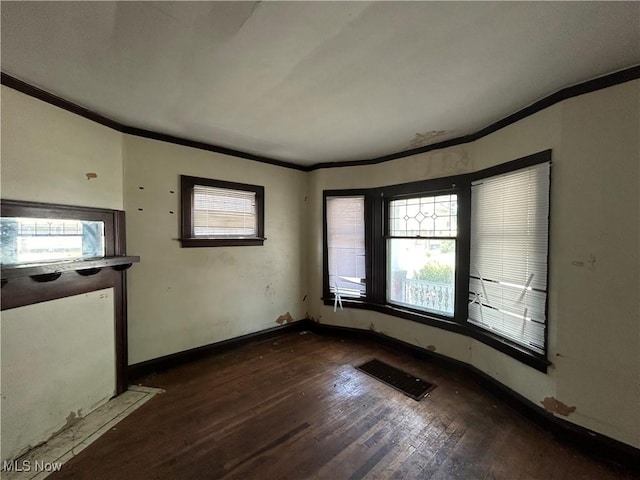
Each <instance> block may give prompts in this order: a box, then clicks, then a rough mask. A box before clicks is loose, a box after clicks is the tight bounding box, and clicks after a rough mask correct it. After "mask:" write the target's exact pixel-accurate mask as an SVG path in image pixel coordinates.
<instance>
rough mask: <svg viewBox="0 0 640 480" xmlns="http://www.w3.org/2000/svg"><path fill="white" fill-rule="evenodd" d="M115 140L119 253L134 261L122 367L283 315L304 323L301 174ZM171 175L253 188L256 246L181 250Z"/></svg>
mask: <svg viewBox="0 0 640 480" xmlns="http://www.w3.org/2000/svg"><path fill="white" fill-rule="evenodd" d="M124 142H125V143H124V145H125V209H126V211H127V248H128V250H129V252H131V253H136V254H140V255H142V261H141V263H140V264H139V265H136V267H135V268H132V269H131V270H130V271H129V276H128V282H129V361H130V363H132V364H133V363H137V362H141V361H144V360H149V359H152V358H156V357H159V356H163V355H168V354H171V353H175V352H180V351H183V350H187V349H190V348H195V347H199V346H202V345H207V344H210V343H214V342H218V341H221V340H226V339H228V338H233V337H237V336H240V335H244V334H247V333H251V332H256V331H259V330H264V329H267V328H271V327H276V326H278V325H279V323H277V320H278V318H279V317H280V316H283V315H284V316H287V313H288V314H289V315H290V316H291V318H293V319H294V320H300V319H302V318H304V317H305V313H306V312H305V308H304V303H303V297H304V295H305V272H304V270H303V258H304V256H303V253H302V248H303V247H302V245H303V242H302V235H303V233H304V226H305V218H306V214H305V209H306V202H305V197H306V192H307V177H306V175H305V173H304V172H300V171H297V170H292V169H287V168H282V167H276V166H272V165H266V164H263V163H258V162H253V161H249V160H242V159H238V158H234V157H229V156H225V155H221V154H216V153H210V152H206V151H202V150H196V149H193V148H187V147H182V146H178V145H173V144H169V143H164V142H158V141H155V140H148V139H143V138H139V137H131V136H126V137H125V140H124ZM181 174H184V175H192V176H197V177H206V178H213V179H218V180H229V181H235V182H241V183H249V184H254V185H263V186H264V187H265V236H266V237H267V240H266V241H265V242H264V245H263V246H244V247H214V248H181V247H180V242H179V241H178V240H177V239H178V238H179V236H180V234H179V219H180V195H179V193H180V185H179V181H180V175H181ZM140 187H143V188H142V189H141V188H140ZM171 191H173V192H174V193H170V192H171ZM139 209H142V211H140V210H139ZM170 212H174V213H173V214H171V213H170ZM287 318H288V317H287ZM281 322H282V320H281Z"/></svg>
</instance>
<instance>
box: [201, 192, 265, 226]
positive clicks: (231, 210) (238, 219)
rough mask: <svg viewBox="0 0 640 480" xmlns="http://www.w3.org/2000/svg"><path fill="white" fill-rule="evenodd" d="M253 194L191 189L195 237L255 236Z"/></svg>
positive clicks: (254, 197)
mask: <svg viewBox="0 0 640 480" xmlns="http://www.w3.org/2000/svg"><path fill="white" fill-rule="evenodd" d="M256 235H257V215H256V193H255V192H251V191H245V190H232V189H228V188H219V187H209V186H204V185H195V186H194V187H193V236H194V237H234V238H237V237H255V236H256Z"/></svg>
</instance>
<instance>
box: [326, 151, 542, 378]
mask: <svg viewBox="0 0 640 480" xmlns="http://www.w3.org/2000/svg"><path fill="white" fill-rule="evenodd" d="M544 162H551V150H545V151H542V152H538V153H535V154H532V155H528V156H526V157H522V158H519V159H516V160H512V161H509V162H506V163H503V164H500V165H496V166H494V167H490V168H487V169H483V170H480V171H478V172H473V173H468V174H461V175H455V176H450V177H441V178H436V179H431V180H423V181H418V182H411V183H404V184H397V185H390V186H383V187H377V188H371V189H352V190H345V189H342V190H325V191H324V192H323V234H324V244H323V254H324V255H323V260H324V269H323V297H322V300H323V302H324V304H325V305H333V302H334V297H333V294H332V293H331V291H330V289H329V280H328V264H327V238H326V225H327V223H326V222H327V218H326V197H327V196H350V195H364V196H365V218H364V222H365V239H366V241H365V255H366V257H367V258H366V265H367V268H369V269H370V270H367V280H366V288H367V294H366V296H365V297H363V298H360V299H352V298H342V305H343V307H345V308H362V309H367V310H373V311H377V312H380V313H384V314H387V315H391V316H394V317H398V318H402V319H406V320H411V321H414V322H417V323H420V324H423V325H429V326H433V327H437V328H441V329H444V330H448V331H452V332H455V333H460V334H463V335H466V336H468V337H471V338H474V339H476V340H478V341H480V342H482V343H484V344H486V345H488V346H490V347H492V348H494V349H496V350H498V351H500V352H502V353H505V354H507V355H509V356H511V357H512V358H515V359H516V360H518V361H520V362H522V363H524V364H526V365H528V366H530V367H532V368H535V369H536V370H539V371H541V372H543V373H546V372H547V367H548V366H549V365H551V362H549V360H548V359H547V354H548V339H547V336H548V330H549V324H548V320H549V318H548V303H549V295H547V300H546V304H547V305H546V306H545V310H546V311H547V312H546V313H547V314H546V320H547V323H546V325H545V339H544V340H545V345H544V353H543V354H539V353H536V352H533V351H532V350H529V349H527V348H525V347H523V346H521V345H519V344H517V343H515V342H511V341H509V340H508V339H506V338H504V337H502V336H500V335H498V334H495V333H493V332H490V331H488V330H485V329H482V328H480V327H477V326H475V325H473V324H471V323H469V322H468V321H467V320H468V306H469V301H468V298H469V270H470V264H469V262H470V249H471V183H472V182H474V181H476V180H480V179H482V178H486V177H491V176H494V175H499V174H502V173H507V172H511V171H515V170H519V169H522V168H526V167H529V166H532V165H536V164H539V163H544ZM440 192H447V193H455V194H456V195H457V196H458V197H457V198H458V236H457V239H456V272H455V308H454V316H453V317H448V316H446V315H440V314H438V313H435V312H425V311H424V310H418V309H413V308H410V307H407V306H404V305H398V304H392V303H389V302H388V301H387V299H386V292H387V251H386V241H387V235H388V225H387V219H388V218H389V202H390V201H391V200H394V199H398V198H407V197H409V196H411V197H417V196H423V195H433V194H437V193H440ZM549 194H551V184H550V186H549ZM367 235H368V237H367ZM550 236H551V221H550V219H549V238H550ZM550 251H551V250H550V246H548V252H550ZM549 263H550V262H549V256H547V265H548V266H547V291H550V287H549V278H548V276H549V271H550V267H549Z"/></svg>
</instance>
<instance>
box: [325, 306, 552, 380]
mask: <svg viewBox="0 0 640 480" xmlns="http://www.w3.org/2000/svg"><path fill="white" fill-rule="evenodd" d="M322 300H323V301H324V304H325V305H328V306H333V302H334V299H333V298H323V299H322ZM342 306H343V307H345V308H361V309H364V310H373V311H376V312H379V313H384V314H386V315H391V316H393V317H399V318H403V319H405V320H411V321H413V322H417V323H421V324H423V325H429V326H431V327H436V328H441V329H443V330H447V331H450V332H455V333H459V334H462V335H466V336H467V337H471V338H473V339H474V340H477V341H479V342H482V343H484V344H485V345H488V346H489V347H491V348H493V349H495V350H498V351H499V352H501V353H504V354H505V355H508V356H510V357H512V358H514V359H515V360H518V361H519V362H522V363H524V364H525V365H528V366H529V367H531V368H534V369H536V370H538V371H540V372H542V373H547V367H549V365H551V362H549V361H548V360H547V359H546V358H544V357H543V356H540V355H537V354H534V353H532V352H530V351H528V350H526V349H525V348H523V347H520V346H519V345H516V344H513V343H511V342H509V341H507V340H505V339H503V338H501V337H499V336H497V335H495V334H493V333H491V332H488V331H485V330H482V329H479V328H477V327H474V326H473V325H467V324H460V323H458V322H455V321H453V320H447V319H444V318H439V317H437V316H435V315H429V314H425V313H418V312H416V311H414V310H410V309H405V308H402V307H399V306H393V305H382V304H377V303H371V302H366V301H363V300H355V299H345V298H342Z"/></svg>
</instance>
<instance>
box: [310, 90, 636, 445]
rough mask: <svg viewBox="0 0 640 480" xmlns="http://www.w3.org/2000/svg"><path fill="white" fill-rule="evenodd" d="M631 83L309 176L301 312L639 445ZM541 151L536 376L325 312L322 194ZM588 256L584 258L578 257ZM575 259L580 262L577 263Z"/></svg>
mask: <svg viewBox="0 0 640 480" xmlns="http://www.w3.org/2000/svg"><path fill="white" fill-rule="evenodd" d="M639 105H640V81H634V82H628V83H625V84H622V85H618V86H615V87H611V88H608V89H606V90H601V91H598V92H594V93H590V94H587V95H582V96H579V97H575V98H573V99H570V100H567V101H564V102H562V103H560V104H556V105H554V106H552V107H550V108H547V109H545V110H544V111H541V112H539V113H537V114H535V115H533V116H530V117H528V118H526V119H524V120H521V121H519V122H517V123H515V124H513V125H511V126H509V127H506V128H503V129H501V130H499V131H497V132H495V133H493V134H491V135H489V136H487V137H485V138H483V139H480V140H478V141H476V142H474V143H470V144H466V145H460V146H457V147H453V148H449V149H443V150H439V151H434V152H429V153H425V154H421V155H416V156H413V157H409V158H404V159H399V160H395V161H392V162H387V163H384V164H380V165H372V166H366V167H345V168H336V169H325V170H318V171H315V172H312V173H311V179H310V186H309V191H310V195H309V198H310V201H311V204H310V207H311V210H310V219H311V220H310V228H309V233H308V237H307V240H308V243H309V247H308V248H309V251H310V256H309V262H308V270H309V276H308V279H309V292H310V295H309V297H310V298H311V304H310V309H309V311H310V315H311V316H313V317H314V318H315V319H317V320H319V321H320V322H322V323H328V324H332V325H344V326H350V327H356V328H363V329H366V328H374V329H375V330H377V331H379V332H381V333H384V334H386V335H390V336H392V337H395V338H399V339H401V340H404V341H406V342H408V343H412V344H414V345H418V346H422V347H426V346H433V347H434V348H435V349H436V351H437V352H438V353H440V354H443V355H446V356H449V357H452V358H455V359H457V360H461V361H464V362H467V363H469V364H471V365H473V366H475V367H477V368H479V369H480V370H482V371H483V372H486V373H487V374H488V375H490V376H492V377H493V378H495V379H497V380H499V381H500V382H502V383H504V384H505V385H507V386H508V387H509V388H511V389H513V390H514V391H516V392H518V393H520V394H521V395H523V396H524V397H526V398H527V399H529V400H530V401H532V402H533V403H534V404H536V405H539V406H540V407H541V408H542V405H541V403H540V402H541V401H542V400H543V399H544V398H545V397H554V398H557V399H558V400H560V401H561V402H563V403H565V404H567V405H570V406H575V407H576V410H575V412H574V413H573V414H571V415H570V416H569V417H568V418H567V420H569V421H571V422H575V423H576V424H578V425H581V426H584V427H587V428H590V429H592V430H594V431H597V432H600V433H602V434H604V435H607V436H610V437H612V438H615V439H617V440H620V441H622V442H624V443H627V444H630V445H633V446H635V447H640V362H639V352H640V308H639V307H640V304H639V295H640V265H639V263H640V262H639V252H640V248H639V247H640V234H639V223H640V222H639V219H640V208H639V205H640V194H639V192H640V181H639V180H640V171H639V165H640V120H639V114H640V108H639ZM548 148H551V149H553V162H554V165H553V171H552V193H551V233H550V235H551V238H550V273H549V275H550V279H549V288H550V294H549V359H550V360H551V361H552V362H553V365H552V366H551V367H550V369H549V372H548V373H547V374H546V375H545V374H543V373H540V372H538V371H537V370H535V369H532V368H530V367H527V366H525V365H523V364H522V363H520V362H518V361H516V360H513V359H512V358H510V357H509V356H507V355H504V354H502V353H500V352H497V351H496V350H494V349H492V348H490V347H488V346H486V345H484V344H482V343H480V342H478V341H476V340H473V339H469V338H467V337H464V336H462V335H458V334H455V333H450V332H445V331H443V330H439V329H437V328H433V327H428V326H424V325H420V324H417V323H414V322H410V321H408V320H403V319H400V318H395V317H389V316H387V315H383V314H379V313H374V312H369V311H363V310H355V309H345V310H344V311H338V312H336V313H334V312H333V309H332V308H331V307H328V306H324V305H323V304H322V302H321V300H320V297H321V295H322V191H323V190H325V189H338V188H359V187H372V186H382V185H390V184H396V183H402V182H407V181H416V180H421V179H429V178H436V177H441V176H446V175H451V174H455V173H460V172H469V171H476V170H481V169H483V168H487V167H489V166H492V165H497V164H500V163H504V162H507V161H509V160H514V159H516V158H519V157H522V156H525V155H529V154H532V153H535V152H538V151H541V150H545V149H548ZM591 260H595V262H594V263H590V261H591ZM580 265H583V266H580Z"/></svg>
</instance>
